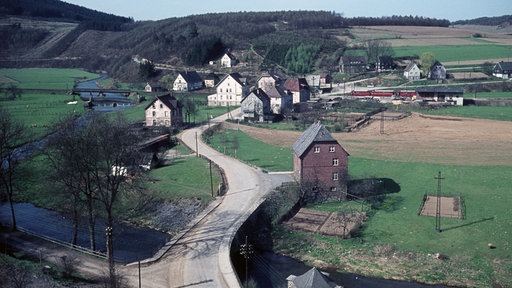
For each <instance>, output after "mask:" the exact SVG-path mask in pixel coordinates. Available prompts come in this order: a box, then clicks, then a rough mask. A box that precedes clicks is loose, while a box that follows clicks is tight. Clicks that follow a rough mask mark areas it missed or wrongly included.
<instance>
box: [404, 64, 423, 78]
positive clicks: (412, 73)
mask: <svg viewBox="0 0 512 288" xmlns="http://www.w3.org/2000/svg"><path fill="white" fill-rule="evenodd" d="M404 77H405V78H406V79H407V80H411V81H413V80H420V78H421V71H420V68H418V65H416V63H414V62H411V63H409V64H408V65H407V67H405V69H404Z"/></svg>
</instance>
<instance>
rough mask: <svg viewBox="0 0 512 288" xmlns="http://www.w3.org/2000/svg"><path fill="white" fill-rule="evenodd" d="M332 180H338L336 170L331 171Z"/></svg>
mask: <svg viewBox="0 0 512 288" xmlns="http://www.w3.org/2000/svg"><path fill="white" fill-rule="evenodd" d="M332 180H334V181H337V180H338V172H334V173H332Z"/></svg>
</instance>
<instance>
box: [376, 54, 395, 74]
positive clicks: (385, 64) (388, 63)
mask: <svg viewBox="0 0 512 288" xmlns="http://www.w3.org/2000/svg"><path fill="white" fill-rule="evenodd" d="M393 69H395V61H393V57H391V56H379V57H377V63H376V64H375V70H377V72H384V71H390V70H393Z"/></svg>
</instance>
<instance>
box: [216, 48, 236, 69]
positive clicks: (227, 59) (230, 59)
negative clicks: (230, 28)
mask: <svg viewBox="0 0 512 288" xmlns="http://www.w3.org/2000/svg"><path fill="white" fill-rule="evenodd" d="M237 63H238V60H237V59H236V57H235V56H234V55H233V54H231V52H229V51H227V52H226V53H224V55H222V57H221V58H220V66H221V67H227V68H230V67H233V66H235V65H236V64H237Z"/></svg>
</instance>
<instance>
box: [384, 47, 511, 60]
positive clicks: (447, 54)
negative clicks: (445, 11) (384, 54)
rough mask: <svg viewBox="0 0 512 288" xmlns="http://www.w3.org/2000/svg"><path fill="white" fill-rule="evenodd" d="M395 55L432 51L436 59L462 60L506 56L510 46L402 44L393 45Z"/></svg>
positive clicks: (419, 53)
mask: <svg viewBox="0 0 512 288" xmlns="http://www.w3.org/2000/svg"><path fill="white" fill-rule="evenodd" d="M393 51H394V52H395V57H405V56H414V55H417V56H421V54H423V53H424V52H432V53H433V54H434V56H435V57H436V59H437V60H439V61H441V62H447V61H464V60H485V59H496V58H507V57H509V56H510V47H509V46H506V45H498V44H488V45H483V44H482V45H455V46H454V45H444V46H403V47H394V48H393Z"/></svg>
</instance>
